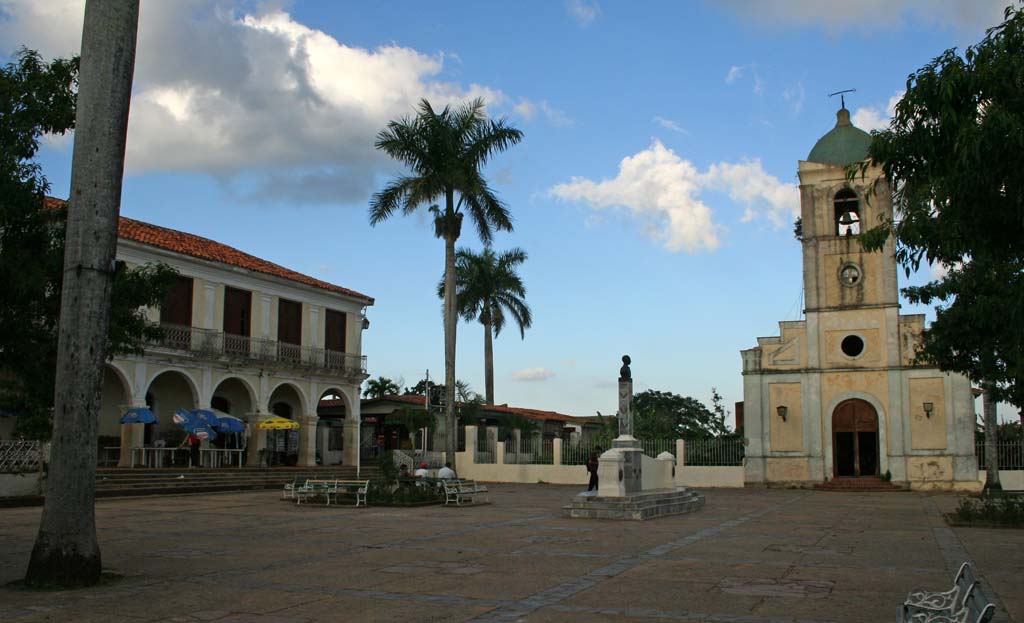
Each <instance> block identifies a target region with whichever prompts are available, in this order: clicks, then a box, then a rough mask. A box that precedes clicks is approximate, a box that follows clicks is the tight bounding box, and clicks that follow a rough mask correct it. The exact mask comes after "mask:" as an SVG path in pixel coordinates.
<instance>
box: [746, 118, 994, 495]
mask: <svg viewBox="0 0 1024 623" xmlns="http://www.w3.org/2000/svg"><path fill="white" fill-rule="evenodd" d="M837 116H838V121H837V123H836V126H835V128H833V129H832V130H831V131H830V132H828V133H827V134H826V135H825V136H823V137H822V138H821V139H820V140H819V141H818V142H817V143H816V144H815V145H814V148H813V149H812V150H811V153H810V155H809V156H808V157H807V160H806V161H801V162H800V163H799V166H798V173H799V177H800V197H801V219H802V230H803V231H802V245H803V279H804V292H805V299H806V309H805V310H804V314H805V318H804V320H800V321H794V322H780V323H779V330H780V335H778V336H774V337H762V338H758V340H757V346H756V347H755V348H751V349H749V350H745V351H743V352H742V358H743V381H744V382H743V399H744V400H743V402H744V405H743V406H744V414H745V418H744V435H745V437H746V442H747V448H746V467H745V472H746V475H745V479H746V482H747V483H750V484H754V483H757V484H763V483H820V482H824V481H827V480H831V479H833V478H837V477H860V476H867V477H871V476H881V477H885V476H889V477H891V479H892V480H893V481H895V482H901V483H909V484H910V485H911V486H913V487H915V488H917V487H931V486H938V487H943V488H953V487H956V488H967V487H976V486H977V482H978V469H977V461H976V459H975V456H974V426H975V424H974V423H975V415H974V402H973V396H972V393H971V386H970V382H969V381H968V379H967V378H965V377H963V376H960V375H956V374H946V373H944V372H941V371H940V370H937V369H934V368H927V367H922V366H919V365H917V364H915V362H914V354H915V351H916V349H917V347H918V344H919V341H920V336H921V333H922V331H923V330H924V320H925V319H924V316H923V315H900V313H899V290H898V285H897V280H896V274H897V265H896V259H895V253H894V243H893V241H892V240H891V239H890V240H889V241H888V242H887V243H886V245H885V247H884V248H883V249H882V250H881V251H879V252H874V253H868V252H866V251H864V250H863V249H862V248H861V242H860V239H859V234H860V232H861V226H862V224H864V226H865V227H870V226H871V225H872V224H876V223H879V222H880V219H889V218H891V217H892V189H891V188H890V186H889V184H888V181H887V180H886V178H885V177H884V175H883V174H882V171H881V169H880V168H879V167H877V166H874V165H872V166H870V167H868V169H867V171H866V175H865V176H861V175H857V176H856V177H855V178H853V179H850V180H848V179H847V178H846V175H845V170H844V168H845V167H846V166H847V165H850V164H853V163H858V162H861V161H864V160H865V159H866V158H867V153H868V146H869V144H870V140H871V139H870V135H868V134H867V133H866V132H864V131H862V130H860V129H858V128H856V127H854V126H853V125H852V124H851V123H850V113H849V111H848V110H846V108H845V107H844V108H842V109H841V110H840V111H839V113H838V115H837Z"/></svg>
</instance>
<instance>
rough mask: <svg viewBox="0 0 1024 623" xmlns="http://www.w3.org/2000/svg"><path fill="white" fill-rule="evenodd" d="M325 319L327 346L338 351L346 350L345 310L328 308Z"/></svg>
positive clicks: (328, 348)
mask: <svg viewBox="0 0 1024 623" xmlns="http://www.w3.org/2000/svg"><path fill="white" fill-rule="evenodd" d="M325 320H326V327H325V330H324V333H325V335H324V338H325V340H324V341H325V342H326V344H325V347H326V348H327V350H333V351H334V352H337V353H343V352H345V320H346V317H345V312H340V311H334V310H333V309H328V310H327V315H326V318H325Z"/></svg>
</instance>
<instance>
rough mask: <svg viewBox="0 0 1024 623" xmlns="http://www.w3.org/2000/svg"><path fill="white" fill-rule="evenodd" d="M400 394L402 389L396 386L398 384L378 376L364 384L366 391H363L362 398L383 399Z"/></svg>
mask: <svg viewBox="0 0 1024 623" xmlns="http://www.w3.org/2000/svg"><path fill="white" fill-rule="evenodd" d="M400 393H402V388H401V387H399V386H398V383H396V382H394V381H392V380H391V379H389V378H387V377H386V376H378V377H377V378H375V379H370V380H369V381H367V382H366V389H364V390H363V397H364V398H370V399H373V398H383V397H384V396H392V395H397V394H400Z"/></svg>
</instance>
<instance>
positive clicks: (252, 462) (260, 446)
mask: <svg viewBox="0 0 1024 623" xmlns="http://www.w3.org/2000/svg"><path fill="white" fill-rule="evenodd" d="M269 417H270V416H269V415H267V414H266V413H258V412H257V413H249V414H247V418H248V420H249V439H248V441H247V442H246V446H245V447H246V454H247V455H248V456H247V457H246V465H248V466H249V467H262V465H261V464H260V459H261V458H262V457H261V456H260V455H261V452H260V451H261V450H265V449H266V447H267V431H265V430H260V427H259V423H260V422H262V421H263V420H265V419H267V418H269Z"/></svg>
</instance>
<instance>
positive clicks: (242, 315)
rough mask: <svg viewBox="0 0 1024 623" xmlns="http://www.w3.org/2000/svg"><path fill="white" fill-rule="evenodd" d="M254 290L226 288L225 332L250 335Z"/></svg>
mask: <svg viewBox="0 0 1024 623" xmlns="http://www.w3.org/2000/svg"><path fill="white" fill-rule="evenodd" d="M251 308H252V292H248V291H246V290H236V289H235V288H224V333H230V334H231V335H244V336H246V337H248V336H249V329H250V317H251V316H250V310H251Z"/></svg>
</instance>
